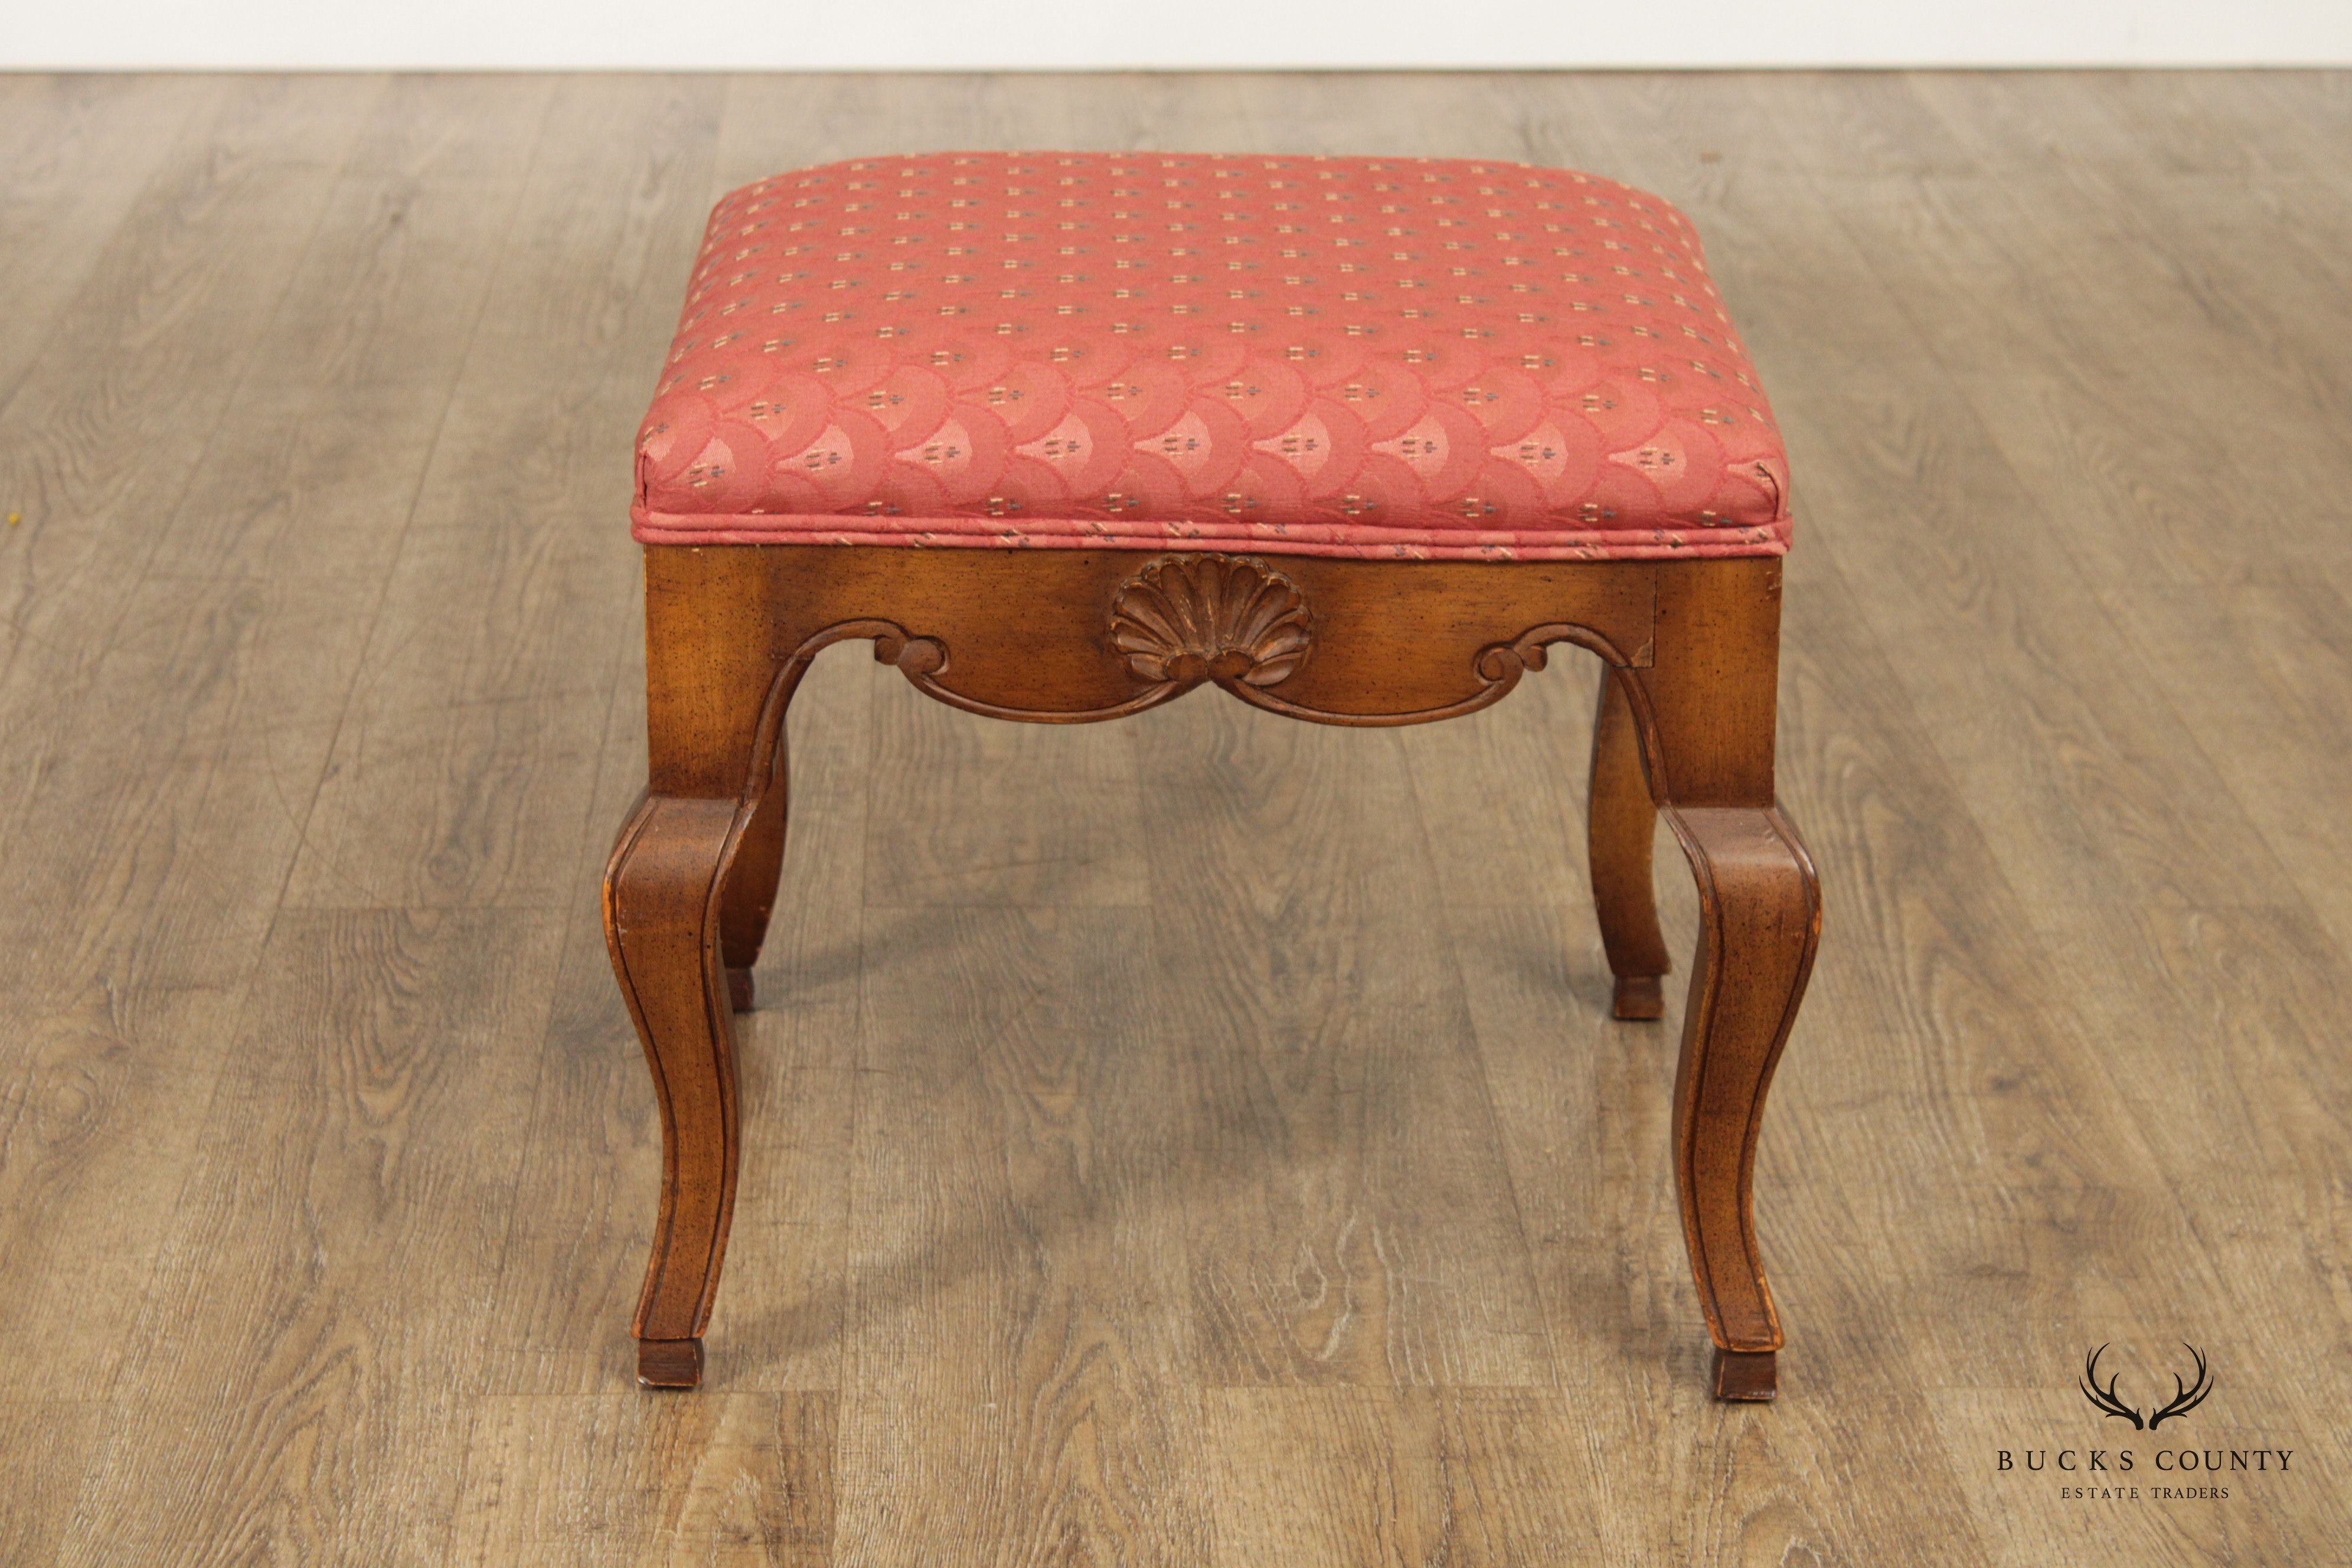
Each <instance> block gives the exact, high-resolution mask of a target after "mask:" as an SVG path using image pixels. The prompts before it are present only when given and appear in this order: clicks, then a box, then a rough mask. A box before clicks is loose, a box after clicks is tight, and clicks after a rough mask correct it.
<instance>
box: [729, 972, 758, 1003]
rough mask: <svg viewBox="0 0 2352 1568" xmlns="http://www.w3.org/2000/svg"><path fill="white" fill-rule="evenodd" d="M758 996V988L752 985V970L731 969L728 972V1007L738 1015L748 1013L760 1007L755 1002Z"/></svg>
mask: <svg viewBox="0 0 2352 1568" xmlns="http://www.w3.org/2000/svg"><path fill="white" fill-rule="evenodd" d="M758 995H759V992H758V990H757V988H756V987H754V986H753V985H752V984H751V971H750V970H748V969H730V970H729V971H728V972H727V1005H729V1006H730V1007H731V1008H733V1009H734V1010H735V1011H736V1012H738V1013H748V1012H750V1011H751V1009H752V1008H754V1007H756V1006H758V1005H759V1003H758V1002H757V1001H756V1000H755V998H756V997H757V996H758Z"/></svg>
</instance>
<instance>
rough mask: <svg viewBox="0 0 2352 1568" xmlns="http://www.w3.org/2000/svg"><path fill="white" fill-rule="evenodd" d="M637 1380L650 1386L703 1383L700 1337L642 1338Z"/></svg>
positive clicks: (685, 1386)
mask: <svg viewBox="0 0 2352 1568" xmlns="http://www.w3.org/2000/svg"><path fill="white" fill-rule="evenodd" d="M637 1382H638V1383H640V1384H643V1385H644V1386H646V1387H647V1388H698V1387H700V1386H701V1385H702V1342H701V1341H700V1340H639V1341H638V1342H637Z"/></svg>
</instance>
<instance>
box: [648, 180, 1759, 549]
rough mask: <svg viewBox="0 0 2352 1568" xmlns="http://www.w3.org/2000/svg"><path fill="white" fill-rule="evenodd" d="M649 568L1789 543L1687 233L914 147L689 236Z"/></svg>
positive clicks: (1412, 191)
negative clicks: (734, 553) (725, 559)
mask: <svg viewBox="0 0 2352 1568" xmlns="http://www.w3.org/2000/svg"><path fill="white" fill-rule="evenodd" d="M637 453H638V456H637V495H636V502H635V507H634V508H633V509H632V517H633V519H634V521H635V532H636V536H637V537H638V538H639V539H641V540H643V541H645V542H647V543H775V542H802V543H888V544H929V545H999V546H1001V545H1062V546H1090V547H1097V548H1099V547H1105V546H1112V547H1120V548H1133V549H1150V550H1166V549H1171V548H1174V549H1183V548H1200V549H1213V548H1241V549H1247V550H1251V551H1255V552H1267V553H1297V554H1312V555H1360V556H1381V557H1391V556H1402V557H1425V558H1444V557H1471V558H1518V559H1526V560H1563V559H1566V560H1577V559H1593V558H1612V557H1633V558H1660V557H1669V556H1683V555H1763V554H1776V553H1778V552H1781V551H1783V550H1786V549H1787V548H1788V541H1789V526H1790V516H1789V482H1788V465H1787V458H1786V456H1785V454H1784V452H1783V450H1782V447H1781V443H1780V432H1779V431H1778V429H1777V428H1776V427H1775V426H1774V425H1773V422H1772V416H1771V411H1770V408H1769V405H1767V403H1766V402H1765V398H1764V393H1763V390H1762V388H1761V387H1759V385H1758V384H1757V382H1756V377H1755V373H1754V370H1753V368H1752V367H1751V366H1750V365H1749V363H1748V356H1747V353H1745V351H1744V350H1743V349H1742V348H1741V347H1740V344H1739V340H1738V336H1737V335H1736V334H1735V333H1734V332H1733V331H1732V328H1731V323H1730V321H1729V319H1728V318H1727V316H1726V314H1725V313H1724V310H1723V305H1722V301H1721V300H1720V299H1719V298H1718V297H1717V293H1716V290H1715V287H1714V285H1713V284H1712V283H1711V282H1710V281H1709V280H1708V279H1707V275H1706V268H1705V266H1704V264H1703V262H1702V259H1701V257H1700V251H1699V243H1698V238H1697V236H1696V234H1695V233H1694V232H1693V231H1692V228H1691V226H1690V224H1689V222H1688V220H1687V219H1685V218H1684V217H1683V216H1682V215H1681V214H1680V213H1678V212H1676V211H1675V209H1674V208H1673V207H1671V206H1669V205H1667V204H1665V203H1664V202H1663V201H1660V200H1659V199H1658V198H1657V197H1655V196H1651V195H1643V194H1642V193H1641V192H1638V191H1633V190H1629V189H1628V188H1626V187H1625V186H1623V185H1619V184H1612V183H1610V182H1609V181H1606V180H1601V179H1596V178H1593V177H1592V176H1591V175H1586V174H1572V173H1569V172H1567V171H1564V170H1558V169H1538V168H1532V167H1528V166H1526V165H1522V164H1517V163H1469V162H1460V161H1452V160H1394V159H1358V158H1330V159H1324V158H1287V157H1199V156H1172V155H1171V156H1162V155H1160V154H1134V153H1126V154H1107V153H943V154H937V155H930V156H924V157H914V158H876V159H867V160H865V161H862V162H857V163H834V164H829V165H827V166H825V167H823V168H816V169H808V170H803V171H801V172H799V173H795V174H780V175H778V176H776V177H775V178H773V179H769V180H762V181H761V182H760V183H759V184H753V185H747V186H745V187H744V188H743V189H741V190H739V191H736V192H734V193H733V194H732V195H729V196H728V197H726V198H725V199H724V200H723V201H721V202H720V203H719V206H718V208H717V209H716V210H715V211H714V212H713V213H712V214H711V217H710V226H709V233H708V235H707V236H706V237H705V239H704V242H703V247H702V254H701V256H700V258H699V259H698V261H697V263H696V265H695V269H694V276H693V282H692V285H691V287H690V289H689V290H688V298H687V305H686V310H685V313H684V316H683V318H682V319H681V321H679V324H678V330H677V341H676V342H675V343H674V344H673V346H672V348H671V351H670V356H669V362H668V364H667V368H666V369H665V371H664V373H663V375H662V379H661V384H660V389H659V391H658V393H657V394H656V397H655V399H654V404H653V408H652V411H651V412H650V413H648V414H647V415H646V423H645V426H644V429H643V431H642V432H641V433H640V435H639V437H638V448H637Z"/></svg>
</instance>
